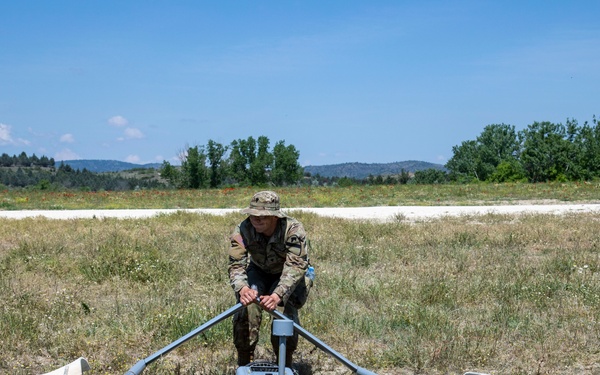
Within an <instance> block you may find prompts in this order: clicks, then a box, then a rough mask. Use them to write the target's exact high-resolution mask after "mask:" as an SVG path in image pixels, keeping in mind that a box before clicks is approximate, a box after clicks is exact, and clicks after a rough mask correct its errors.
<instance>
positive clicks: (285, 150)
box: [271, 141, 304, 186]
mask: <svg viewBox="0 0 600 375" xmlns="http://www.w3.org/2000/svg"><path fill="white" fill-rule="evenodd" d="M299 157H300V153H299V152H298V151H297V150H296V147H294V145H289V146H286V145H285V141H279V142H277V143H276V144H275V147H273V169H272V170H271V181H272V182H273V183H274V184H275V185H277V186H284V185H292V184H296V183H297V182H298V181H300V179H302V175H303V174H304V170H303V168H302V167H301V166H300V164H299V163H298V158H299Z"/></svg>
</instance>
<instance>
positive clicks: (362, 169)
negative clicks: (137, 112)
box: [55, 160, 445, 179]
mask: <svg viewBox="0 0 600 375" xmlns="http://www.w3.org/2000/svg"><path fill="white" fill-rule="evenodd" d="M61 163H64V164H65V165H70V166H71V168H73V169H79V170H83V169H84V168H85V169H87V170H88V171H90V172H95V173H101V172H121V171H126V170H130V169H140V168H153V169H159V168H160V167H161V166H162V163H150V164H134V163H127V162H124V161H118V160H63V161H56V162H55V165H56V167H58V166H60V164H61ZM430 168H434V169H440V170H445V168H444V166H443V165H441V164H434V163H428V162H425V161H416V160H408V161H399V162H395V163H373V164H368V163H343V164H330V165H308V166H306V167H304V172H305V173H306V172H308V173H310V174H311V175H313V176H314V175H317V174H318V175H320V176H322V177H349V178H356V179H364V178H367V177H369V176H388V175H399V174H400V173H401V172H402V170H403V169H404V170H405V171H406V172H409V173H411V174H412V173H415V172H416V171H421V170H424V169H430Z"/></svg>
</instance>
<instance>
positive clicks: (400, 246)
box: [0, 184, 600, 375]
mask: <svg viewBox="0 0 600 375" xmlns="http://www.w3.org/2000/svg"><path fill="white" fill-rule="evenodd" d="M255 190H256V189H230V190H219V191H216V190H215V191H193V192H191V191H172V192H130V193H122V194H116V193H112V192H111V193H104V194H105V197H102V198H94V199H96V201H95V203H90V201H92V198H91V197H92V196H93V197H97V196H100V195H101V194H102V193H95V194H94V195H92V196H90V195H87V194H90V193H53V194H54V195H51V194H50V193H41V192H29V193H25V192H20V193H14V192H4V193H2V195H1V197H2V198H1V199H2V202H3V205H4V209H34V208H37V209H39V208H46V209H52V208H54V209H56V208H57V207H59V206H60V207H62V208H65V209H67V208H68V209H77V208H177V207H182V208H193V207H244V206H246V204H247V201H248V199H249V197H250V195H251V194H252V193H253V192H254V191H255ZM278 191H279V192H280V193H281V195H282V200H283V204H284V206H287V207H292V206H294V207H301V206H312V207H325V206H358V205H361V203H362V205H366V206H369V205H371V206H374V205H392V204H417V203H418V204H423V205H435V204H441V205H444V204H469V203H470V204H481V203H482V202H487V204H489V203H491V202H497V203H498V204H502V203H505V202H515V201H520V200H531V199H534V200H552V201H586V202H598V201H600V199H599V197H600V194H599V187H598V185H597V184H596V185H594V184H556V185H545V184H542V185H532V186H528V185H512V186H511V185H505V186H501V185H498V186H497V185H481V186H455V187H447V186H427V187H416V186H413V187H405V186H402V187H373V188H366V187H365V188H358V187H354V188H345V189H339V188H335V189H331V188H330V189H327V188H312V189H306V188H305V189H296V188H294V189H291V188H290V189H280V190H278ZM68 194H73V195H72V196H67V195H68ZM161 194H164V195H162V197H163V198H160V196H161ZM52 197H54V198H52ZM117 197H121V198H117ZM162 199H164V200H162ZM394 202H396V203H394ZM310 203H312V204H310ZM45 204H48V206H44V205H45ZM299 214H300V216H298V219H300V220H301V221H302V222H303V223H304V224H305V227H306V228H307V230H308V231H309V234H310V236H311V240H312V242H313V245H314V247H315V249H314V252H313V254H312V255H311V257H312V260H313V263H314V264H315V268H316V272H317V278H316V285H315V288H314V289H313V290H312V291H311V296H310V297H309V301H308V303H307V305H306V306H305V308H304V309H302V310H301V321H302V325H303V326H304V327H305V328H306V329H307V330H309V331H310V332H311V333H313V334H314V335H315V336H317V337H318V338H319V339H321V340H323V341H324V342H325V343H327V344H328V345H329V346H331V347H332V348H334V349H335V350H337V351H338V352H340V353H341V354H343V355H344V356H346V357H347V358H348V359H349V360H351V361H353V362H355V363H356V364H358V365H359V366H361V367H364V368H367V369H369V370H371V371H374V372H376V373H378V374H380V375H384V374H462V373H464V372H465V371H467V370H478V371H481V372H488V373H492V374H574V373H577V374H590V375H591V374H597V373H598V372H599V371H600V365H598V364H599V363H600V326H599V325H598V321H599V319H600V273H599V271H600V270H599V265H600V262H599V261H600V259H599V256H600V255H599V254H600V253H599V250H600V225H599V218H598V217H597V215H592V214H578V215H565V216H551V215H525V216H520V217H519V218H518V219H517V218H514V217H509V216H504V215H485V216H478V217H461V218H443V219H436V220H432V221H423V222H416V223H412V224H409V223H405V222H402V221H400V220H399V221H398V222H391V223H372V222H366V221H351V220H340V219H331V218H322V217H318V216H316V215H313V214H308V213H299ZM242 218H243V217H242V216H241V215H239V214H230V215H226V216H210V215H197V214H189V213H177V214H174V215H168V216H167V215H165V216H159V217H155V218H149V219H78V220H49V219H43V218H35V219H34V218H30V219H23V220H8V219H0V223H1V225H0V301H2V308H0V332H2V335H1V336H0V352H1V353H2V356H0V372H1V373H10V374H37V373H41V372H44V371H49V370H51V369H54V368H57V367H60V366H62V365H64V364H66V363H68V362H71V361H72V360H74V359H76V358H77V357H79V356H84V357H86V358H87V359H88V360H89V362H90V364H91V366H92V369H93V372H92V373H94V374H123V373H125V372H126V371H127V369H128V368H130V367H131V366H132V365H133V364H135V362H137V361H138V360H139V359H142V358H145V357H146V356H148V355H150V354H152V353H154V352H155V351H157V350H159V349H161V348H162V347H164V346H165V345H167V344H168V343H170V342H172V341H173V340H175V339H177V338H179V337H181V336H182V335H184V334H186V333H187V332H189V331H190V330H192V329H194V328H195V327H197V326H198V325H200V324H202V323H204V322H206V321H207V320H209V319H210V318H212V317H214V316H216V315H218V314H220V313H221V312H223V311H225V310H226V309H227V308H229V307H231V306H232V305H233V304H235V299H234V296H233V292H232V291H231V288H230V287H229V285H228V278H227V272H226V264H227V255H226V254H227V245H226V237H227V235H228V234H229V232H230V231H231V230H232V228H233V226H234V225H235V224H237V222H238V221H240V220H241V219H242ZM231 341H232V338H231V322H230V321H229V320H228V321H225V322H222V323H220V324H218V325H216V326H215V327H213V328H211V329H210V330H209V331H207V332H206V333H205V334H202V335H200V336H199V337H197V338H195V339H193V340H191V341H190V342H188V343H186V344H185V345H183V346H181V347H180V348H178V349H177V350H175V351H173V352H172V353H170V354H169V355H168V356H167V357H165V358H164V359H161V360H160V361H157V362H155V363H154V364H152V365H150V366H149V367H148V368H147V369H146V371H145V372H144V373H148V374H215V375H216V374H234V373H235V368H236V366H235V349H234V348H233V344H232V342H231ZM258 356H259V357H261V358H265V359H272V358H273V355H272V353H271V350H270V344H269V343H268V324H267V325H265V327H263V330H262V335H261V344H260V346H259V351H258ZM295 360H296V363H297V366H298V368H299V370H300V372H301V374H303V375H306V374H315V375H324V374H328V375H331V374H347V373H350V372H349V371H347V370H346V369H345V368H344V367H342V366H341V365H339V364H338V363H337V362H335V361H333V360H332V359H331V358H330V357H328V356H327V355H326V354H324V353H322V352H321V351H319V350H318V349H315V348H314V346H312V345H311V344H309V343H308V342H306V341H305V340H303V339H300V348H299V350H298V353H297V356H296V357H295Z"/></svg>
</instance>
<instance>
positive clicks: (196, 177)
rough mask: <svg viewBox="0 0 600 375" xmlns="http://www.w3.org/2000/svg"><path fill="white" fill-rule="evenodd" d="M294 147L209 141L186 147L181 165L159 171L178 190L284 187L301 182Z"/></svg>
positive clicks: (263, 138) (251, 141)
mask: <svg viewBox="0 0 600 375" xmlns="http://www.w3.org/2000/svg"><path fill="white" fill-rule="evenodd" d="M299 157H300V152H299V151H298V150H297V149H296V147H295V146H294V145H289V146H286V145H285V141H278V142H277V143H275V146H273V149H272V150H271V148H270V141H269V138H268V137H266V136H260V137H258V138H256V139H255V138H254V137H248V138H247V139H237V140H234V141H232V142H231V143H230V144H229V145H223V144H221V143H218V142H215V141H214V140H209V141H208V142H207V144H206V145H205V146H193V147H188V148H187V149H186V150H184V151H183V152H181V153H180V161H181V166H180V167H175V166H173V165H171V164H170V163H169V162H168V161H164V162H163V165H162V167H161V168H160V172H161V175H162V177H163V178H165V179H166V180H167V181H169V183H171V184H172V185H173V186H175V187H177V188H187V189H204V188H218V187H222V186H234V185H235V186H266V185H274V186H286V185H295V184H298V183H300V181H301V180H302V177H303V168H302V167H301V166H300V163H299V162H298V159H299Z"/></svg>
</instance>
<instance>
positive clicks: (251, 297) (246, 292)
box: [240, 286, 258, 306]
mask: <svg viewBox="0 0 600 375" xmlns="http://www.w3.org/2000/svg"><path fill="white" fill-rule="evenodd" d="M256 297H258V292H257V291H256V290H254V289H250V288H249V287H247V286H245V287H243V288H242V289H240V302H241V303H242V305H244V306H248V305H249V304H251V303H252V302H254V301H256Z"/></svg>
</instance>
